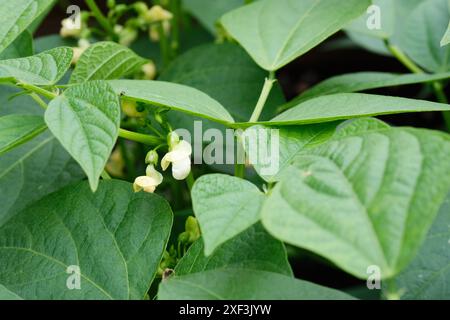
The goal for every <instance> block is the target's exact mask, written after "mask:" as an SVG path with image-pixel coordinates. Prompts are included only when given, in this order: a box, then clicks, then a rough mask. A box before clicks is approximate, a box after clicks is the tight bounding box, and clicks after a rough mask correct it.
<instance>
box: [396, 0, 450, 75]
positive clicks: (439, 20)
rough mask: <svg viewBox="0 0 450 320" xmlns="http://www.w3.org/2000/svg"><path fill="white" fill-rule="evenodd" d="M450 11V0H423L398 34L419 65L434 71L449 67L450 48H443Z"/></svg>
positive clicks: (399, 39) (408, 52) (401, 42)
mask: <svg viewBox="0 0 450 320" xmlns="http://www.w3.org/2000/svg"><path fill="white" fill-rule="evenodd" d="M449 20H450V11H449V3H448V0H426V1H423V2H421V3H420V5H418V6H417V7H416V8H415V9H414V11H413V12H412V13H411V15H410V16H409V18H408V19H407V20H406V22H404V25H405V27H404V28H403V30H402V32H401V34H400V35H399V37H398V43H399V46H400V47H401V48H402V49H403V51H405V52H406V54H407V55H408V56H409V57H410V58H411V59H413V60H414V61H415V62H416V63H417V64H419V65H420V66H421V67H423V68H425V69H426V70H429V71H432V72H445V71H449V70H450V59H449V57H450V47H448V46H445V47H441V40H442V35H443V34H444V33H445V32H446V30H447V26H448V21H449Z"/></svg>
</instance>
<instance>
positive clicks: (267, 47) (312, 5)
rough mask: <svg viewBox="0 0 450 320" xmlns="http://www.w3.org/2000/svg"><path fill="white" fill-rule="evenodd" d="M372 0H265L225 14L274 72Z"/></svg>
mask: <svg viewBox="0 0 450 320" xmlns="http://www.w3.org/2000/svg"><path fill="white" fill-rule="evenodd" d="M369 4H370V1H369V0H347V1H340V0H315V1H312V0H263V1H257V2H255V3H252V4H250V5H248V6H244V7H242V8H239V9H236V10H234V11H231V12H229V13H227V14H226V15H225V16H223V17H222V24H223V25H224V27H225V28H226V30H227V31H228V32H229V33H230V34H231V35H232V36H233V37H234V38H235V39H236V40H237V41H238V42H239V43H240V44H241V45H242V46H243V47H244V48H245V49H246V50H247V52H248V53H249V54H250V56H251V57H252V58H253V59H254V60H255V61H256V63H258V64H259V65H260V66H261V67H262V68H263V69H266V70H270V71H275V70H278V69H280V68H281V67H283V66H284V65H286V64H288V63H289V62H291V61H292V60H294V59H295V58H297V57H299V56H301V55H302V54H304V53H306V52H307V51H309V50H310V49H312V48H314V47H315V46H317V45H318V44H319V43H321V42H322V41H324V40H325V39H327V38H328V37H329V36H331V35H333V34H334V33H336V32H337V31H339V30H340V29H341V28H343V27H344V26H345V25H346V24H347V23H348V22H350V21H351V20H353V19H355V18H357V17H358V16H359V15H361V13H363V12H364V10H366V8H367V7H368V6H369Z"/></svg>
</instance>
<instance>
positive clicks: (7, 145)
mask: <svg viewBox="0 0 450 320" xmlns="http://www.w3.org/2000/svg"><path fill="white" fill-rule="evenodd" d="M46 128H47V126H46V125H45V122H44V119H43V118H42V117H41V116H33V115H9V116H6V117H0V155H1V154H2V153H5V152H7V151H9V150H11V149H13V148H15V147H17V146H19V145H21V144H23V143H25V142H27V141H28V140H31V139H32V138H34V137H35V136H37V135H38V134H40V133H42V132H43V131H44V130H45V129H46Z"/></svg>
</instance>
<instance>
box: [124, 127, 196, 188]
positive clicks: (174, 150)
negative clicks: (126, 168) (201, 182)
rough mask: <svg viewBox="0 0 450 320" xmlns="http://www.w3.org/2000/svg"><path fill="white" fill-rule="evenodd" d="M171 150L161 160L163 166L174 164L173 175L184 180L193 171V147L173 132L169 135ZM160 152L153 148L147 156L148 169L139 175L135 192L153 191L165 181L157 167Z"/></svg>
mask: <svg viewBox="0 0 450 320" xmlns="http://www.w3.org/2000/svg"><path fill="white" fill-rule="evenodd" d="M167 142H168V145H169V152H168V153H166V154H165V155H164V157H163V158H162V160H161V167H162V169H163V170H164V171H165V170H166V169H167V168H168V167H169V165H170V164H172V176H173V177H174V178H175V179H176V180H184V179H186V178H187V176H188V175H189V173H190V172H191V154H192V147H191V145H190V143H189V142H187V141H184V140H180V137H179V136H178V135H177V134H176V133H175V132H171V133H169V135H168V136H167ZM158 158H159V157H158V153H157V152H156V151H155V150H151V151H150V152H148V153H147V156H146V157H145V163H146V164H147V169H146V172H145V176H140V177H137V178H136V179H135V181H134V184H133V188H134V191H135V192H139V191H145V192H150V193H153V192H154V191H155V189H156V187H157V186H159V185H160V184H161V183H162V181H163V176H162V175H161V173H159V172H158V171H157V170H156V169H155V167H156V166H157V165H158Z"/></svg>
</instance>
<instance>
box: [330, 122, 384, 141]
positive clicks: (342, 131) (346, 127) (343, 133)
mask: <svg viewBox="0 0 450 320" xmlns="http://www.w3.org/2000/svg"><path fill="white" fill-rule="evenodd" d="M389 128H390V126H389V125H388V124H387V123H385V122H383V121H381V120H378V119H375V118H356V119H350V120H347V121H344V122H343V123H341V124H340V125H339V126H338V127H337V130H336V132H335V133H334V136H333V138H335V139H336V138H345V137H348V136H353V135H358V134H361V133H365V132H369V131H378V130H384V129H389Z"/></svg>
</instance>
